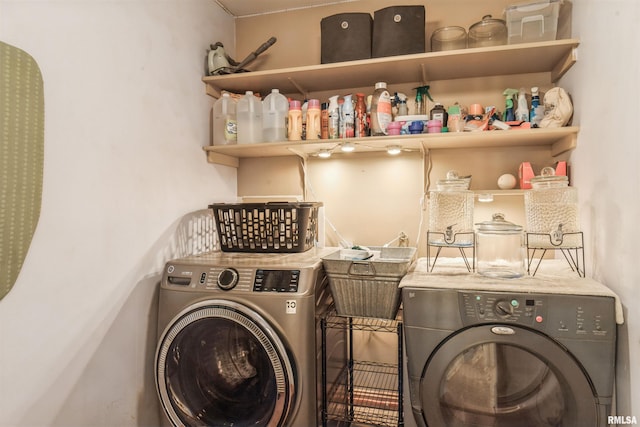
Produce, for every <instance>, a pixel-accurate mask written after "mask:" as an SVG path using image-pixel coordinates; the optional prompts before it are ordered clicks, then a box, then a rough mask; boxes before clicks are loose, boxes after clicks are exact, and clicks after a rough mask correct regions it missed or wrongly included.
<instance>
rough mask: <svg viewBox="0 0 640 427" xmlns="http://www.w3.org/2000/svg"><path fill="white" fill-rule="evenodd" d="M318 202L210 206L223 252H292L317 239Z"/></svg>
mask: <svg viewBox="0 0 640 427" xmlns="http://www.w3.org/2000/svg"><path fill="white" fill-rule="evenodd" d="M321 206H322V203H320V202H301V203H283V202H271V203H236V204H232V203H219V204H212V205H210V206H209V208H211V209H212V210H213V216H214V218H215V220H216V227H217V230H218V236H219V237H220V248H221V249H222V251H223V252H257V253H294V252H304V251H306V250H308V249H311V248H312V247H313V246H314V245H315V242H316V241H317V240H318V211H319V208H320V207H321Z"/></svg>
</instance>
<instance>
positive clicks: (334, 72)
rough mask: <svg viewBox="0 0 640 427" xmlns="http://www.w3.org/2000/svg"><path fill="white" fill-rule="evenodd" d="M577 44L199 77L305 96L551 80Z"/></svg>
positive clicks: (215, 90) (240, 88)
mask: <svg viewBox="0 0 640 427" xmlns="http://www.w3.org/2000/svg"><path fill="white" fill-rule="evenodd" d="M578 45H579V41H578V40H575V39H567V40H554V41H549V42H539V43H522V44H513V45H503V46H494V47H484V48H472V49H459V50H451V51H444V52H428V53H421V54H415V55H402V56H390V57H384V58H375V59H365V60H360V61H349V62H339V63H334V64H322V65H308V66H302V67H292V68H282V69H277V70H266V71H252V72H247V73H239V74H230V75H225V76H207V77H204V78H203V79H202V80H203V81H204V83H205V84H206V88H207V93H208V94H209V95H211V96H214V97H219V96H220V92H221V91H222V90H227V91H230V92H236V93H244V92H245V91H247V90H252V91H254V92H259V93H263V94H265V93H269V92H270V91H271V89H273V88H278V89H280V92H282V93H284V94H294V93H298V94H302V95H304V96H305V97H308V95H309V94H310V93H313V92H318V91H327V90H341V89H352V88H359V87H367V86H370V87H373V85H374V83H375V82H378V81H385V82H387V84H401V83H414V82H417V83H421V84H426V83H427V82H431V81H435V80H452V79H460V78H471V77H489V76H500V75H512V74H526V73H541V72H548V73H551V81H552V82H556V81H557V80H558V79H560V77H562V75H564V73H566V72H567V70H569V69H570V68H571V66H572V65H573V64H574V63H575V62H576V48H577V47H578Z"/></svg>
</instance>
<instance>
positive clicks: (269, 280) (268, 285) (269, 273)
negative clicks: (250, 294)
mask: <svg viewBox="0 0 640 427" xmlns="http://www.w3.org/2000/svg"><path fill="white" fill-rule="evenodd" d="M299 283H300V270H263V269H258V270H256V275H255V280H254V281H253V291H254V292H298V284H299Z"/></svg>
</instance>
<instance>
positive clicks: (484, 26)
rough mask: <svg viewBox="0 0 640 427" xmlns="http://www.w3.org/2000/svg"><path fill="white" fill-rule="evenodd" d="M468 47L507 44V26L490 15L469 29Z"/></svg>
mask: <svg viewBox="0 0 640 427" xmlns="http://www.w3.org/2000/svg"><path fill="white" fill-rule="evenodd" d="M468 38H469V41H468V45H469V47H487V46H500V45H503V44H507V24H506V22H505V21H504V20H502V19H496V18H492V17H491V15H485V16H483V17H482V21H479V22H476V23H475V24H473V25H472V26H470V27H469V37H468Z"/></svg>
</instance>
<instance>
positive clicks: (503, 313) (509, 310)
mask: <svg viewBox="0 0 640 427" xmlns="http://www.w3.org/2000/svg"><path fill="white" fill-rule="evenodd" d="M495 311H496V314H497V315H498V316H500V317H509V316H511V315H512V314H513V305H511V303H510V302H509V301H505V300H500V301H498V302H497V303H496V307H495Z"/></svg>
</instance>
